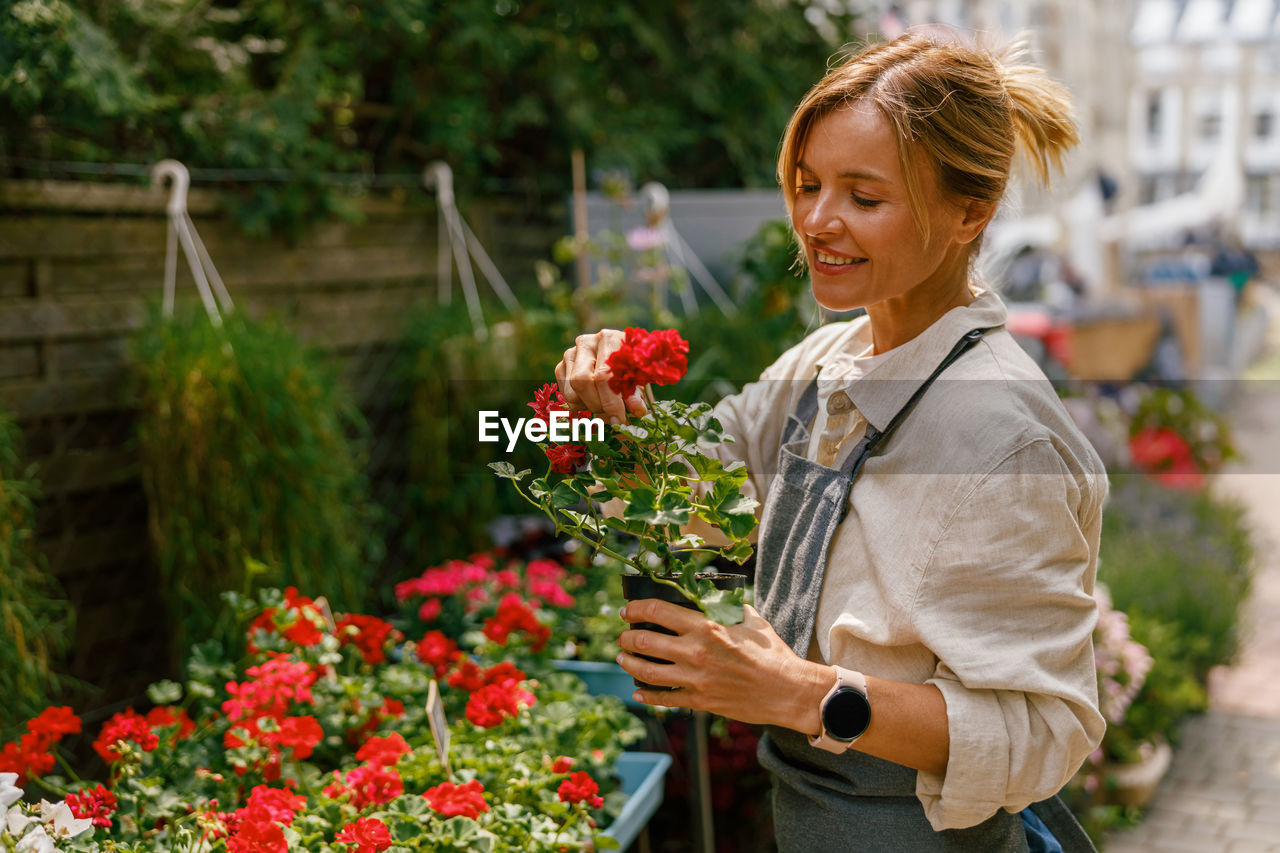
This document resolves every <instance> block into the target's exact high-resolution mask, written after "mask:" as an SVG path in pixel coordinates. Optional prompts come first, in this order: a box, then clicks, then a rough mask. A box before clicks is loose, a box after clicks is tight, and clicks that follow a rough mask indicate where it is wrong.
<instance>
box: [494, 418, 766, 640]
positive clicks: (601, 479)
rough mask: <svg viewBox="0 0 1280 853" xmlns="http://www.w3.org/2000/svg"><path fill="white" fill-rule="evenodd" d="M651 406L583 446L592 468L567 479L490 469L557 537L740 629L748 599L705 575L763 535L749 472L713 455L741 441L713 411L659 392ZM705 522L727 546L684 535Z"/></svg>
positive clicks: (559, 474)
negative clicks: (610, 512)
mask: <svg viewBox="0 0 1280 853" xmlns="http://www.w3.org/2000/svg"><path fill="white" fill-rule="evenodd" d="M646 406H647V411H646V412H645V414H643V415H640V416H633V417H631V418H630V420H629V421H628V422H627V423H624V424H621V425H618V426H608V427H605V435H604V437H603V440H593V441H587V442H586V444H585V445H582V448H583V450H584V456H585V457H586V458H588V459H589V460H590V466H589V469H587V468H586V467H585V466H579V467H582V468H584V470H572V469H570V470H561V471H557V470H556V466H555V465H554V464H552V463H549V462H544V463H543V464H542V465H540V466H539V468H540V469H541V470H542V471H543V474H542V476H538V477H532V476H531V475H532V474H533V470H532V469H528V468H526V469H523V470H517V469H516V467H515V466H514V465H512V464H511V463H509V462H498V463H493V464H491V465H490V467H491V468H492V469H493V471H494V473H495V474H496V475H497V476H498V478H500V479H504V480H509V481H510V483H511V485H512V486H513V487H514V488H515V489H516V491H517V492H518V493H519V494H520V495H521V496H522V497H523V498H524V499H525V500H527V501H528V502H529V503H530V504H531V505H532V506H534V507H536V508H537V509H538V510H540V511H541V512H542V513H544V514H545V515H546V516H547V517H548V518H549V519H551V521H552V523H553V524H554V525H555V529H556V532H557V533H563V534H566V535H568V536H571V537H573V538H574V539H577V540H578V541H579V542H582V543H583V544H585V545H586V546H587V547H588V548H590V549H591V551H592V552H593V553H596V552H599V553H602V554H605V555H607V556H609V557H612V558H613V559H615V560H618V561H620V562H622V563H624V564H625V565H627V566H628V567H630V568H631V569H633V570H635V571H637V572H639V573H642V574H646V575H649V576H650V577H652V578H653V579H654V580H656V581H658V582H660V583H665V584H668V585H670V586H673V587H675V588H677V589H678V590H680V592H681V593H683V594H684V595H685V596H686V597H687V598H688V599H689V600H690V601H693V602H694V603H696V604H697V605H698V607H699V608H701V609H702V610H703V612H705V613H706V614H707V616H709V617H710V618H712V619H714V620H715V621H717V622H720V623H721V624H726V625H732V624H735V623H737V622H740V621H742V602H743V592H744V591H743V590H742V589H736V590H719V589H716V588H715V587H714V586H713V584H712V582H711V581H710V580H708V579H706V578H705V577H704V578H699V577H698V576H697V575H698V571H699V570H700V569H701V568H703V567H705V565H706V564H707V562H708V561H709V560H712V559H715V558H716V557H723V558H725V559H728V560H731V561H733V562H735V563H739V564H740V563H742V562H744V561H745V560H747V559H748V558H749V557H750V556H751V554H752V552H753V550H754V549H753V548H752V546H751V544H750V543H749V542H748V541H747V537H748V536H749V535H750V533H751V531H752V530H754V529H755V527H756V514H755V513H756V510H757V509H758V507H759V504H758V502H757V501H756V500H755V499H754V498H751V497H748V496H746V495H744V494H743V493H742V491H741V487H742V485H743V484H744V483H745V482H746V480H747V471H746V468H744V467H743V466H742V465H741V464H736V465H733V466H730V467H728V468H726V467H724V466H723V465H722V464H721V462H720V461H719V460H718V459H716V458H715V457H713V456H709V455H707V453H706V452H705V450H706V449H707V448H709V447H711V446H713V445H716V444H720V443H722V442H724V441H732V440H733V439H732V437H731V436H726V435H725V434H724V432H723V428H722V427H721V426H720V423H719V422H718V421H717V420H716V419H715V418H714V417H712V416H711V406H710V405H708V404H707V403H694V404H687V403H681V402H679V401H674V400H661V401H658V400H655V399H653V397H652V394H650V395H649V397H648V399H647V400H646ZM539 446H541V447H544V448H545V447H547V446H548V445H546V444H542V445H539ZM588 451H589V453H588ZM526 481H527V482H526ZM699 487H701V488H699ZM609 501H616V502H618V503H617V505H618V506H621V507H623V508H624V509H623V513H622V515H621V517H616V516H606V514H605V513H604V512H603V510H602V506H601V505H602V504H603V503H605V502H609ZM695 519H697V520H700V521H701V522H703V523H704V524H705V525H706V527H707V528H708V529H714V530H715V534H714V535H716V536H718V537H720V538H722V539H723V544H720V543H713V542H708V541H707V540H705V539H704V538H703V537H702V536H699V535H697V534H694V533H682V531H681V528H682V527H683V526H685V525H687V524H689V523H690V522H693V521H694V520H695ZM616 533H622V534H625V535H626V536H628V537H630V538H631V539H633V540H634V542H635V545H636V551H635V553H634V555H624V554H622V553H620V552H619V551H618V550H617V549H616V545H615V544H614V542H613V538H614V534H616Z"/></svg>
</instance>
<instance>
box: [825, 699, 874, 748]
mask: <svg viewBox="0 0 1280 853" xmlns="http://www.w3.org/2000/svg"><path fill="white" fill-rule="evenodd" d="M822 725H823V727H824V728H826V730H827V733H828V734H830V735H831V736H832V737H834V738H837V739H839V740H853V739H854V738H856V737H858V736H859V735H861V734H862V733H863V732H865V731H866V730H867V726H869V725H871V704H870V703H869V702H867V697H866V696H864V695H863V694H862V693H859V692H858V691H857V690H855V689H854V688H852V687H841V688H840V689H839V690H837V691H836V692H835V694H834V695H833V696H832V697H831V698H830V699H828V700H827V702H826V704H825V705H823V706H822Z"/></svg>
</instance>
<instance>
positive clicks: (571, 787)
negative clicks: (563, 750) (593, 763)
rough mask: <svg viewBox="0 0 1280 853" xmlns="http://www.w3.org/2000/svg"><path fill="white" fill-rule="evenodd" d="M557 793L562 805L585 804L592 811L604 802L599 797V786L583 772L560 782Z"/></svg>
mask: <svg viewBox="0 0 1280 853" xmlns="http://www.w3.org/2000/svg"><path fill="white" fill-rule="evenodd" d="M557 793H558V794H559V796H560V802H562V803H586V804H587V805H589V806H591V807H592V808H593V809H598V808H600V807H601V806H602V805H604V800H603V799H602V798H601V797H600V796H599V793H600V786H599V785H597V784H596V780H595V779H592V778H591V774H589V773H588V772H587V771H585V770H579V771H577V772H576V773H574V774H573V775H571V776H570V777H569V778H568V779H565V780H564V781H563V782H561V783H560V789H559V791H558V792H557Z"/></svg>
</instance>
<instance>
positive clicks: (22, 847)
mask: <svg viewBox="0 0 1280 853" xmlns="http://www.w3.org/2000/svg"><path fill="white" fill-rule="evenodd" d="M57 849H58V848H56V847H54V846H53V839H52V838H50V837H49V834H48V833H46V832H45V831H44V827H43V826H40V825H39V824H37V825H36V826H34V827H32V828H31V831H30V832H28V833H27V834H26V835H24V836H22V838H20V839H18V847H17V851H18V853H56V851H57Z"/></svg>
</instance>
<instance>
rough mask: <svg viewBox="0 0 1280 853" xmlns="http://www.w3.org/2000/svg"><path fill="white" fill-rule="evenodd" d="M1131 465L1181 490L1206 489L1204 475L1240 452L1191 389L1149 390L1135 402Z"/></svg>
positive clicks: (1224, 425)
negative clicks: (1237, 451)
mask: <svg viewBox="0 0 1280 853" xmlns="http://www.w3.org/2000/svg"><path fill="white" fill-rule="evenodd" d="M1129 455H1130V459H1131V460H1132V462H1133V465H1134V467H1136V468H1137V469H1138V470H1139V471H1142V472H1144V473H1146V474H1149V475H1150V476H1151V477H1153V478H1154V479H1155V480H1156V481H1157V482H1159V483H1160V484H1161V485H1163V486H1166V487H1168V488H1171V489H1177V490H1179V491H1189V492H1197V491H1200V490H1201V489H1203V488H1204V484H1205V479H1204V478H1205V475H1206V474H1212V473H1215V472H1217V471H1218V470H1220V469H1221V467H1222V465H1223V463H1225V462H1227V461H1229V460H1231V459H1234V458H1235V457H1236V456H1237V455H1238V454H1237V453H1236V450H1235V447H1234V446H1233V445H1232V443H1231V432H1230V429H1229V428H1228V426H1227V422H1226V419H1225V418H1223V417H1222V416H1221V415H1220V414H1218V413H1217V412H1214V411H1213V410H1211V409H1210V408H1209V407H1208V406H1206V405H1205V404H1204V403H1203V402H1201V401H1200V399H1199V398H1198V397H1197V396H1196V395H1195V393H1194V392H1192V391H1191V390H1189V389H1183V388H1162V387H1157V388H1152V389H1150V390H1148V391H1147V392H1146V393H1145V394H1144V395H1142V397H1141V398H1140V399H1139V400H1138V402H1137V404H1136V406H1135V407H1134V411H1133V417H1132V419H1131V420H1130V422H1129Z"/></svg>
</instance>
